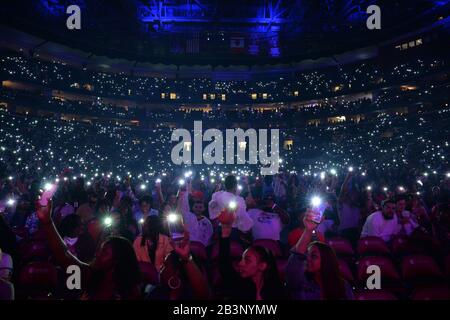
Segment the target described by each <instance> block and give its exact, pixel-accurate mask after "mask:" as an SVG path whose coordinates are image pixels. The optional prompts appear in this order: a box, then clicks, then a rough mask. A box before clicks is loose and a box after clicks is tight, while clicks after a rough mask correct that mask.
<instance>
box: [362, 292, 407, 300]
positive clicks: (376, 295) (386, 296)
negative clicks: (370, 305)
mask: <svg viewBox="0 0 450 320" xmlns="http://www.w3.org/2000/svg"><path fill="white" fill-rule="evenodd" d="M355 299H356V300H398V298H397V297H396V296H395V294H393V293H392V292H389V291H385V290H364V291H360V292H357V293H355Z"/></svg>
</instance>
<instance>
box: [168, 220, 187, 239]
mask: <svg viewBox="0 0 450 320" xmlns="http://www.w3.org/2000/svg"><path fill="white" fill-rule="evenodd" d="M167 224H168V226H169V235H170V238H171V239H172V240H174V241H179V240H182V239H183V238H184V225H183V217H182V216H181V214H178V213H169V214H168V215H167Z"/></svg>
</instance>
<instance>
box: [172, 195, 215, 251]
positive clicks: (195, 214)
mask: <svg viewBox="0 0 450 320" xmlns="http://www.w3.org/2000/svg"><path fill="white" fill-rule="evenodd" d="M179 207H180V210H181V213H182V214H183V220H184V224H185V226H186V228H187V231H188V232H189V240H190V241H196V242H200V243H202V244H203V245H204V246H205V247H207V246H208V245H209V244H210V241H211V238H212V235H213V227H212V224H211V221H210V220H209V219H208V218H207V217H206V216H204V215H203V214H204V212H205V204H204V202H203V201H202V200H199V199H194V200H192V201H191V203H189V194H188V192H187V191H181V192H180V195H179Z"/></svg>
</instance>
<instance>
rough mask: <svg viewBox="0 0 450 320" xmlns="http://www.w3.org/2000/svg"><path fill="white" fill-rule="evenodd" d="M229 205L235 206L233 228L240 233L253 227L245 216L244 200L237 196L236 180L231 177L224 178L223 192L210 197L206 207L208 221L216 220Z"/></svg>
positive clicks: (251, 222)
mask: <svg viewBox="0 0 450 320" xmlns="http://www.w3.org/2000/svg"><path fill="white" fill-rule="evenodd" d="M230 205H233V206H235V209H233V210H235V214H236V219H235V221H234V223H233V228H236V229H238V230H240V231H242V232H247V231H249V230H250V229H251V228H252V226H253V220H252V219H251V218H250V217H249V215H248V214H247V210H246V205H245V200H244V199H243V198H242V197H240V196H238V195H237V180H236V177H235V176H233V175H229V176H227V177H226V178H225V191H217V192H215V193H214V194H213V195H212V197H211V201H210V202H209V205H208V207H209V217H210V219H211V220H215V219H217V218H218V217H219V215H220V214H221V212H222V211H223V210H224V209H227V208H229V206H230Z"/></svg>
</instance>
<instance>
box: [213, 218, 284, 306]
mask: <svg viewBox="0 0 450 320" xmlns="http://www.w3.org/2000/svg"><path fill="white" fill-rule="evenodd" d="M235 219H236V215H235V213H234V212H229V211H227V210H224V211H222V213H221V214H220V216H219V221H220V223H221V226H222V228H221V235H220V241H219V271H220V274H221V275H222V278H223V284H224V295H225V297H226V298H231V299H238V300H279V299H283V298H284V297H286V294H285V290H284V288H283V285H282V283H281V280H280V276H279V273H278V269H277V265H276V261H275V257H274V256H273V254H272V252H271V251H270V250H267V249H266V248H263V247H261V246H256V245H252V246H250V247H249V248H248V249H247V250H245V251H244V253H243V254H242V259H241V260H240V262H239V264H238V271H236V270H235V269H234V267H233V265H232V259H231V255H230V245H231V243H230V235H231V232H232V228H233V224H234V222H235V221H234V220H235Z"/></svg>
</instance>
